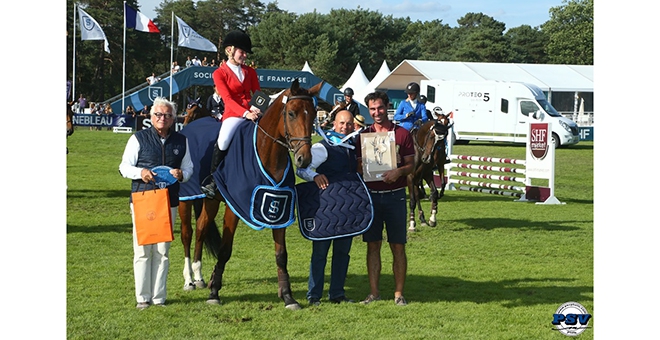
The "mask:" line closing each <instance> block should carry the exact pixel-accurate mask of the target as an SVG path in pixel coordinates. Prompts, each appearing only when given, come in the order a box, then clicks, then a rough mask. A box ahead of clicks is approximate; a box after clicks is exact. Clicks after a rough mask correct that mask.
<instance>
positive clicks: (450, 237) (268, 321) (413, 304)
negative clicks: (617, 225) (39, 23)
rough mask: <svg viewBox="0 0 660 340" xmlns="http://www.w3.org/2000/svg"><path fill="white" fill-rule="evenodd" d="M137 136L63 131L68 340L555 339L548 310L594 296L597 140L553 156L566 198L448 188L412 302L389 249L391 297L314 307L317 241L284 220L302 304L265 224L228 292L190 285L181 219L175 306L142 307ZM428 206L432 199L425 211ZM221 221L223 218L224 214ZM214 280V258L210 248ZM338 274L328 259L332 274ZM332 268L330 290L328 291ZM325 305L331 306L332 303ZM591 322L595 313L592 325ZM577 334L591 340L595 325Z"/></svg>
mask: <svg viewBox="0 0 660 340" xmlns="http://www.w3.org/2000/svg"><path fill="white" fill-rule="evenodd" d="M129 136H130V135H128V134H113V133H112V132H110V131H89V129H87V128H84V127H78V128H77V129H76V132H75V133H74V134H73V135H72V136H71V137H69V138H68V140H67V144H68V148H69V154H68V155H67V164H66V167H67V200H66V204H67V236H66V254H67V264H66V278H67V280H66V324H67V325H66V331H67V338H69V339H133V338H140V339H188V338H200V339H220V338H222V339H294V338H305V339H558V338H563V337H564V336H563V335H561V334H560V333H559V332H557V331H556V330H554V327H553V326H552V325H551V321H552V315H553V313H555V311H556V310H557V308H558V307H559V306H560V305H561V304H563V303H565V302H568V301H576V302H578V303H580V304H582V305H583V306H584V307H585V308H586V309H587V310H588V311H589V312H590V313H592V314H593V313H594V312H593V308H594V303H593V298H594V293H593V292H594V246H593V241H594V237H593V233H594V222H593V221H594V213H593V211H594V190H593V182H594V180H593V173H594V162H593V158H594V157H593V143H592V142H583V143H580V144H578V145H576V146H572V147H569V148H561V149H558V150H557V154H556V169H555V176H556V180H555V196H556V197H557V198H558V199H559V200H560V201H562V202H565V203H566V204H564V205H548V206H543V205H536V204H533V203H522V202H514V199H513V198H510V197H503V196H497V195H488V194H481V193H472V192H464V191H447V192H446V193H445V197H444V198H443V199H442V200H441V201H440V203H439V211H440V212H439V214H438V220H439V222H438V226H437V227H435V228H430V227H418V230H419V231H418V232H417V233H414V234H410V236H409V241H408V244H407V247H406V249H407V256H408V276H407V280H406V288H405V296H406V299H407V300H408V303H409V304H408V306H406V307H399V306H395V305H394V302H393V286H394V283H393V277H392V271H391V261H392V256H391V253H390V251H389V248H388V247H386V246H385V247H383V250H382V259H383V266H382V275H381V284H380V288H381V294H382V297H383V299H384V300H383V301H380V302H376V303H373V304H370V305H367V306H363V305H360V304H342V305H333V304H329V303H327V301H325V300H322V304H321V306H319V307H308V306H307V304H306V301H305V293H306V291H307V278H308V270H309V257H310V254H311V243H310V242H309V241H308V240H306V239H304V238H303V237H302V236H301V234H300V231H299V230H298V225H297V224H294V225H292V226H291V227H289V228H288V233H287V236H288V237H287V247H288V251H289V261H288V269H289V273H290V275H291V281H292V289H293V292H294V297H295V298H296V299H297V300H298V301H299V302H300V303H301V304H302V305H303V309H302V310H300V311H290V310H286V309H285V308H284V305H283V303H282V302H281V300H279V298H278V297H277V277H276V266H275V258H274V245H273V242H272V238H271V234H270V232H269V231H255V230H252V229H251V228H249V227H247V226H246V225H245V224H243V223H241V224H240V225H239V230H238V232H237V234H236V240H235V243H234V252H233V255H232V258H231V260H230V261H229V263H228V264H227V269H226V272H225V275H224V278H223V283H224V287H223V289H222V290H221V291H220V295H221V299H222V301H223V304H222V305H221V306H212V305H208V304H206V303H205V300H206V298H207V296H208V290H206V289H203V290H196V291H192V292H184V291H183V289H182V288H183V276H182V270H183V248H182V245H181V242H180V228H179V225H178V223H177V224H176V226H175V229H174V232H175V241H174V242H173V243H172V247H171V251H170V272H169V277H168V300H167V304H168V305H167V306H166V307H161V308H156V307H151V308H148V309H146V310H144V311H138V310H137V309H136V308H135V297H134V283H133V269H132V256H133V251H132V245H131V239H132V238H131V217H130V212H129V207H128V198H129V195H130V180H128V179H125V178H122V177H121V175H120V174H119V172H118V170H117V169H118V166H119V163H120V160H121V155H122V152H123V149H124V146H125V144H126V141H127V140H128V138H129ZM454 152H455V153H457V154H467V155H479V156H490V157H506V158H524V154H525V147H524V145H515V146H514V145H507V144H491V143H471V144H469V145H461V146H456V147H455V149H454ZM429 205H430V203H429V202H428V201H427V200H424V201H423V206H424V207H425V210H426V211H428V209H429ZM217 220H218V221H220V217H218V219H217ZM365 249H366V246H365V244H364V243H363V242H362V241H361V239H360V238H359V237H357V238H355V239H354V243H353V248H352V250H351V263H350V266H349V273H348V278H347V281H346V290H347V296H348V297H349V298H352V299H355V300H360V299H363V298H364V297H365V296H366V295H367V294H368V293H369V286H368V279H367V275H366V264H365V258H366V255H365ZM204 261H205V262H204V267H203V272H204V276H205V279H206V280H207V281H208V279H209V276H210V273H211V270H212V268H213V265H214V262H213V260H212V259H211V257H210V256H206V255H205V257H204ZM326 273H327V275H329V264H328V267H327V270H326ZM327 286H328V282H327V277H326V291H325V292H324V294H327ZM323 302H325V303H323ZM589 326H590V327H594V321H593V319H592V320H591V321H590V323H589ZM580 337H581V338H582V339H592V338H593V329H587V330H585V331H584V332H583V333H582V334H581V335H580Z"/></svg>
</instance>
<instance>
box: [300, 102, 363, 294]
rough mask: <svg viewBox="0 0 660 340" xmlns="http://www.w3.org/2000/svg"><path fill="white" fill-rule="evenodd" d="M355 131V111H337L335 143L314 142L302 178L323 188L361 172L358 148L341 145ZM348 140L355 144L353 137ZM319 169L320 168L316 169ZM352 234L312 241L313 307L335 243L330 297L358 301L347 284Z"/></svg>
mask: <svg viewBox="0 0 660 340" xmlns="http://www.w3.org/2000/svg"><path fill="white" fill-rule="evenodd" d="M354 130H355V124H354V122H353V114H352V113H351V112H350V111H347V110H342V111H339V112H337V115H336V116H335V120H334V123H333V131H334V133H330V134H329V139H330V140H331V141H332V142H334V145H333V144H330V143H328V142H327V141H325V140H323V141H320V142H318V143H315V144H314V145H312V162H311V163H310V165H309V166H308V167H307V168H298V169H297V170H296V174H297V175H298V177H300V178H302V179H304V180H306V181H313V182H315V183H316V185H317V186H318V187H319V189H321V190H325V189H326V188H327V187H328V185H329V183H330V182H331V181H333V180H335V179H337V178H339V177H341V176H343V175H345V174H347V173H357V157H356V156H355V149H350V148H346V147H344V146H342V145H341V139H343V138H344V137H345V136H346V135H348V134H350V133H352V132H353V131H354ZM346 142H348V143H351V144H352V141H351V139H348V140H347V141H346ZM314 169H316V171H314ZM352 242H353V237H352V236H346V237H341V238H335V239H332V240H322V241H312V259H311V262H310V264H309V281H308V283H307V286H308V290H307V300H308V301H309V304H310V305H312V306H318V305H320V304H321V296H322V294H323V281H324V275H325V265H326V262H327V257H328V251H329V249H330V244H331V243H332V268H331V270H330V289H329V291H328V299H329V300H330V302H331V303H342V302H344V303H354V302H355V301H353V300H351V299H349V298H347V297H346V295H345V290H344V283H345V282H346V274H347V273H348V263H349V261H350V259H351V256H350V255H349V252H350V251H351V244H352Z"/></svg>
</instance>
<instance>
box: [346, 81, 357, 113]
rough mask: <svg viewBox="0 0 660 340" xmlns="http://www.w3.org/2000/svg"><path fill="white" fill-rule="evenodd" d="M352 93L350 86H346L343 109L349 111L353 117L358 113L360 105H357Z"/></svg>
mask: <svg viewBox="0 0 660 340" xmlns="http://www.w3.org/2000/svg"><path fill="white" fill-rule="evenodd" d="M354 95H355V92H353V89H352V88H350V87H347V88H346V89H345V90H344V100H345V101H346V108H345V109H344V110H346V111H348V112H350V113H351V114H352V115H353V117H355V116H357V115H359V114H360V107H359V106H358V103H357V102H356V101H355V100H353V96H354Z"/></svg>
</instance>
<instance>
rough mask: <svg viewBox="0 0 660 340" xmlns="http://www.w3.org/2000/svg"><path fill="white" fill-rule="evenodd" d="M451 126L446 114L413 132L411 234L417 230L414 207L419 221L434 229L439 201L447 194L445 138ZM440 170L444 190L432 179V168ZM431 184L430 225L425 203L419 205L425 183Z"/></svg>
mask: <svg viewBox="0 0 660 340" xmlns="http://www.w3.org/2000/svg"><path fill="white" fill-rule="evenodd" d="M450 128H451V123H450V120H449V118H448V117H447V116H446V115H444V114H443V115H439V116H438V119H437V120H430V121H428V122H426V123H424V124H423V125H422V126H421V127H420V128H419V129H418V130H416V131H413V136H412V137H413V141H414V142H415V164H414V167H413V171H412V172H411V173H410V174H409V175H408V192H409V193H410V206H409V207H410V217H409V223H408V224H409V226H408V231H417V228H416V227H415V208H417V209H418V210H419V220H420V222H421V223H422V225H425V226H426V225H430V226H432V227H435V225H436V219H435V215H436V213H437V211H438V199H440V198H442V197H443V196H444V194H445V185H446V183H445V182H444V171H445V158H446V157H447V154H446V150H445V138H447V135H448V133H449V129H450ZM434 167H437V168H438V174H439V175H440V178H442V181H443V182H442V188H441V189H440V192H439V193H438V189H437V187H436V185H435V181H434V180H433V168H434ZM422 181H424V182H426V184H428V186H429V188H430V191H431V195H430V197H429V199H430V200H431V215H430V217H429V223H428V224H427V223H426V218H425V217H424V211H423V210H422V204H421V202H420V196H421V191H420V190H423V189H420V187H421V186H422V184H423V182H422Z"/></svg>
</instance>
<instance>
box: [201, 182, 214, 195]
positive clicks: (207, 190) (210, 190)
mask: <svg viewBox="0 0 660 340" xmlns="http://www.w3.org/2000/svg"><path fill="white" fill-rule="evenodd" d="M200 189H201V190H202V193H203V194H205V195H206V198H208V199H213V198H214V197H215V189H216V186H215V182H214V181H211V183H209V184H207V185H202V186H201V187H200Z"/></svg>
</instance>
